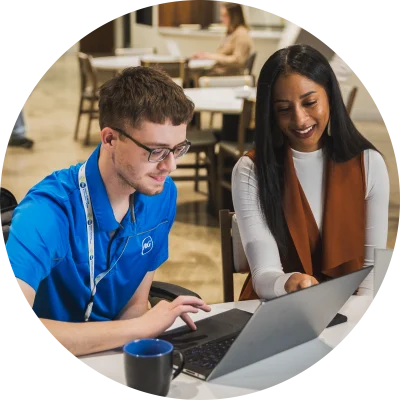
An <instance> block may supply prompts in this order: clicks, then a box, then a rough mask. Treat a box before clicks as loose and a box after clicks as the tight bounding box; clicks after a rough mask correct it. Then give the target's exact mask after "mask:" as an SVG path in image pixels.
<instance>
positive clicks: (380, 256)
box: [374, 249, 393, 296]
mask: <svg viewBox="0 0 400 400" xmlns="http://www.w3.org/2000/svg"><path fill="white" fill-rule="evenodd" d="M392 255H393V250H391V249H375V268H374V296H376V294H377V293H378V290H379V288H380V287H381V285H382V282H383V278H384V277H385V274H386V272H387V270H388V268H389V264H390V260H391V259H392Z"/></svg>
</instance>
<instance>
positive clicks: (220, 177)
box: [215, 148, 225, 210]
mask: <svg viewBox="0 0 400 400" xmlns="http://www.w3.org/2000/svg"><path fill="white" fill-rule="evenodd" d="M224 162H225V158H224V156H223V150H222V149H221V148H220V149H219V154H218V166H217V182H216V185H215V186H216V187H217V190H216V191H217V196H216V197H217V207H218V210H222V208H223V207H222V203H223V196H224V188H223V187H222V181H223V179H224Z"/></svg>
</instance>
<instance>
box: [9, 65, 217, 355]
mask: <svg viewBox="0 0 400 400" xmlns="http://www.w3.org/2000/svg"><path fill="white" fill-rule="evenodd" d="M193 108H194V106H193V103H192V102H191V101H190V100H189V99H188V98H187V97H186V96H185V94H184V92H183V90H182V88H180V87H179V86H178V85H176V84H175V83H174V82H173V81H172V80H171V79H170V78H169V77H168V76H167V75H165V74H164V73H162V72H161V71H158V70H155V69H151V68H144V67H138V68H130V69H127V70H125V71H124V72H123V73H122V74H120V75H119V76H117V77H115V78H113V79H111V80H110V81H108V82H107V83H105V84H104V85H103V86H102V88H101V90H100V101H99V121H100V128H101V134H100V135H101V143H100V145H99V146H98V147H97V148H96V150H95V151H94V152H93V153H92V154H91V156H90V157H89V159H88V160H87V161H86V162H85V163H83V164H78V165H76V166H72V167H70V168H69V169H65V170H61V171H56V172H54V173H53V174H51V175H49V176H48V177H46V178H45V179H44V180H43V181H41V182H39V183H38V184H37V185H36V186H34V187H33V188H32V189H31V190H30V191H29V192H28V194H27V195H26V197H25V198H24V199H23V200H22V201H21V203H20V204H19V206H18V207H17V208H16V210H15V212H14V216H13V220H12V224H11V228H10V234H9V238H8V241H7V252H8V256H9V259H10V263H11V266H12V268H13V271H14V274H15V276H16V278H17V280H18V283H19V285H20V287H21V289H22V291H23V293H24V295H25V297H26V299H27V300H28V302H29V303H30V305H31V306H32V307H33V310H34V311H35V313H36V314H37V316H38V317H39V318H40V319H41V321H42V322H43V324H44V325H45V326H46V327H47V328H48V329H49V331H50V332H51V333H52V334H53V335H54V336H55V337H56V338H57V339H58V340H59V341H60V342H61V343H62V344H63V345H64V346H65V347H66V348H67V349H68V350H70V351H71V352H72V353H74V354H76V355H80V354H87V353H92V352H97V351H102V350H107V349H111V348H115V347H119V346H122V345H123V344H124V343H126V342H128V341H130V340H134V339H136V338H141V337H154V336H157V335H159V334H160V333H162V332H163V331H164V330H165V329H167V328H168V327H169V326H171V325H172V323H173V322H174V321H175V319H176V318H177V317H178V316H181V317H182V319H184V321H185V322H186V323H187V324H188V325H189V326H190V327H191V328H193V329H195V325H194V323H193V321H192V320H191V319H190V317H189V316H188V315H187V313H188V312H197V311H198V309H199V308H200V309H203V310H205V311H209V310H210V308H209V307H208V306H207V305H206V304H205V303H204V302H203V301H202V300H200V299H198V298H196V297H190V296H181V297H178V298H177V299H176V300H174V301H173V302H171V303H168V302H160V303H159V304H157V306H155V307H154V308H152V309H151V310H148V307H147V304H148V303H147V298H148V294H149V290H150V286H151V283H152V280H153V276H154V271H155V270H156V269H157V268H158V267H159V266H160V265H161V264H162V263H163V262H164V261H166V260H167V258H168V233H169V231H170V229H171V226H172V224H173V222H174V219H175V212H176V187H175V184H174V182H173V181H172V180H171V178H170V177H169V176H168V175H169V174H170V173H171V172H172V171H173V170H175V169H176V159H177V158H179V157H182V156H183V155H185V153H186V152H187V150H188V148H189V146H190V143H189V142H188V141H187V140H186V126H187V124H188V122H189V121H190V120H191V118H192V115H193Z"/></svg>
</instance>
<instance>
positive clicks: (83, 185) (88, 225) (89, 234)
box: [79, 162, 96, 321]
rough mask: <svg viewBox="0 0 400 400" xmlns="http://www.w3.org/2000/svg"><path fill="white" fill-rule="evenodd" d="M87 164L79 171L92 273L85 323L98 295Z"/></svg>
mask: <svg viewBox="0 0 400 400" xmlns="http://www.w3.org/2000/svg"><path fill="white" fill-rule="evenodd" d="M85 170H86V162H85V163H84V164H83V165H82V166H81V167H80V169H79V189H80V192H81V198H82V204H83V208H84V210H85V216H86V229H87V239H88V258H89V271H90V292H91V293H90V300H89V304H88V306H87V308H86V311H85V321H88V320H89V317H90V314H91V313H92V308H93V299H94V295H95V294H96V283H95V280H94V223H93V222H94V221H93V209H92V202H91V201H90V194H89V189H88V186H87V181H86V172H85Z"/></svg>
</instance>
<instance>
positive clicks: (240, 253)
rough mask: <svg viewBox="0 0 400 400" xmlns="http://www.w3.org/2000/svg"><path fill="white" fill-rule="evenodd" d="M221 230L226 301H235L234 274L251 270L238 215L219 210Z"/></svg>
mask: <svg viewBox="0 0 400 400" xmlns="http://www.w3.org/2000/svg"><path fill="white" fill-rule="evenodd" d="M219 226H220V232H221V253H222V280H223V291H224V303H225V302H231V301H234V284H233V274H235V273H240V274H245V273H249V272H250V267H249V263H248V261H247V258H246V254H245V252H244V249H243V244H242V240H241V238H240V233H239V227H238V224H237V219H236V215H235V213H233V212H230V211H229V210H220V211H219Z"/></svg>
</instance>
